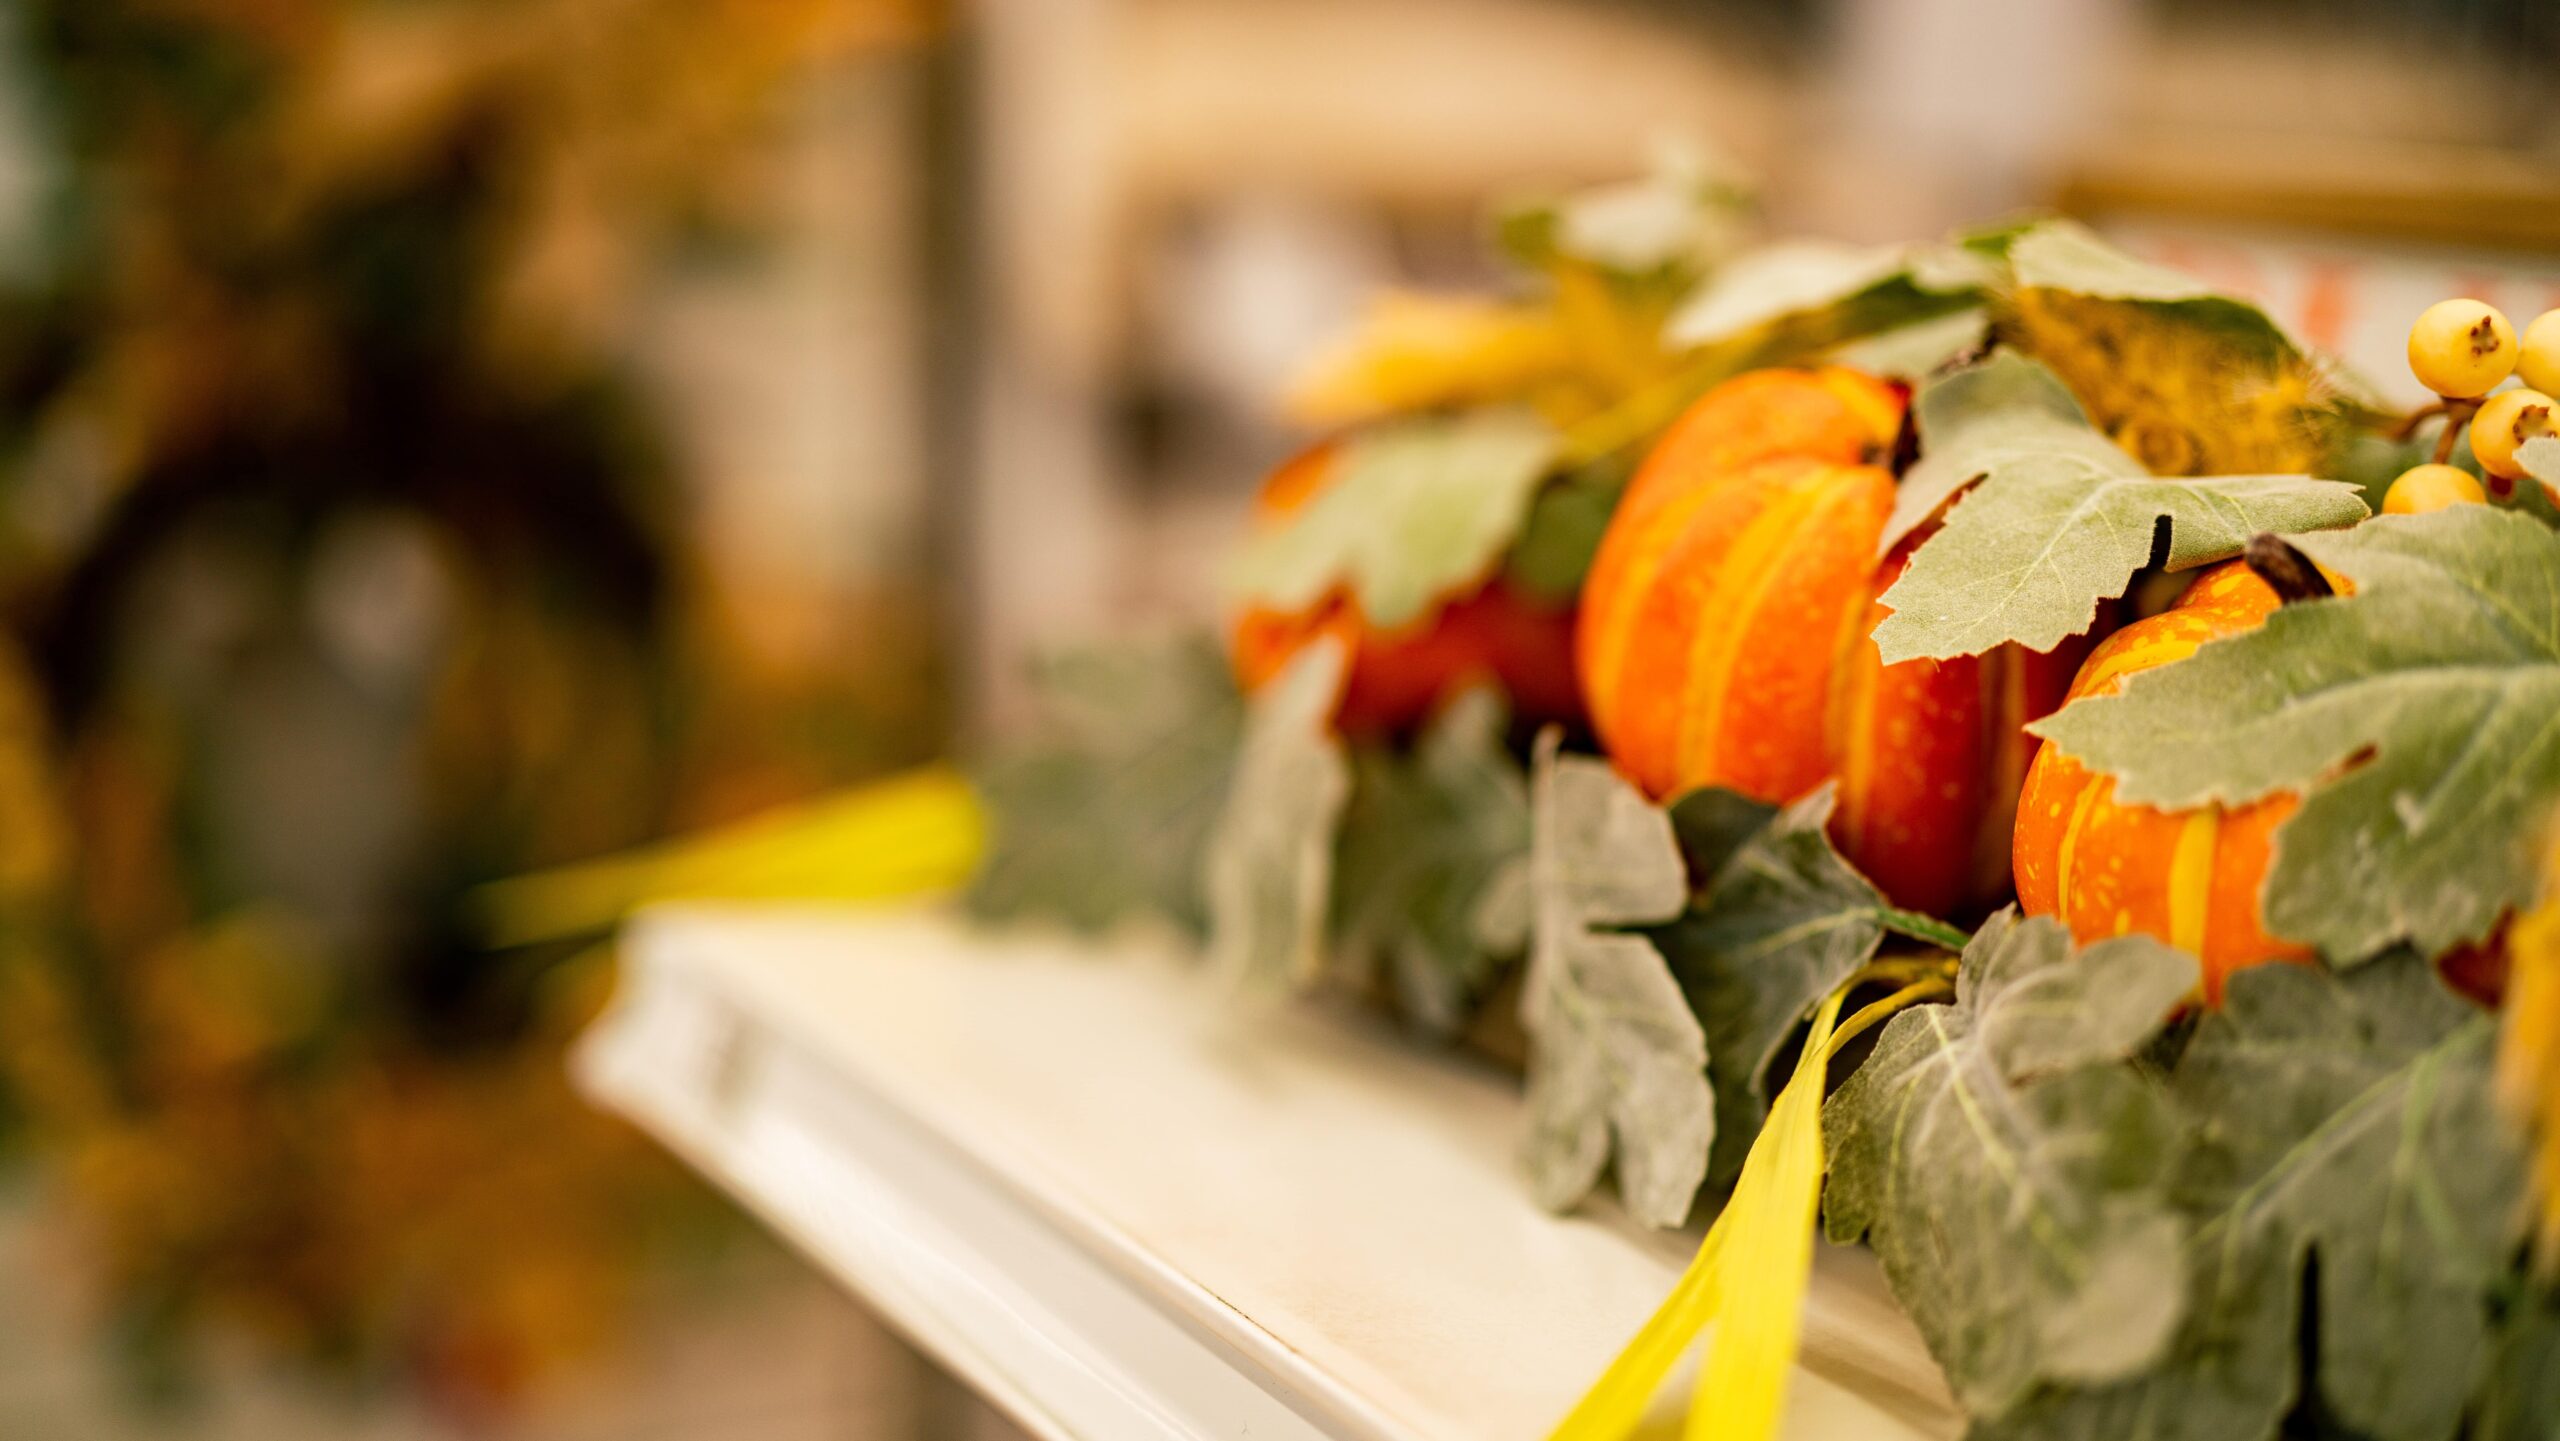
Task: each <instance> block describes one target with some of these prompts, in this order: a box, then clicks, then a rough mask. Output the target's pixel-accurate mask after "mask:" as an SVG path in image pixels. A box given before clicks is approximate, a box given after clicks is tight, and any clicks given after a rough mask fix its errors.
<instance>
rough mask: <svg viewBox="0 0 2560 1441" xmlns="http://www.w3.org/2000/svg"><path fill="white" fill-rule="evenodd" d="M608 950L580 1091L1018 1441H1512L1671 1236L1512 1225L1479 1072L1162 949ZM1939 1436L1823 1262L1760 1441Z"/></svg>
mask: <svg viewBox="0 0 2560 1441" xmlns="http://www.w3.org/2000/svg"><path fill="white" fill-rule="evenodd" d="M626 957H627V959H626V968H625V980H624V986H623V991H622V994H621V995H620V996H619V997H618V999H617V1001H616V1003H615V1005H614V1006H613V1008H612V1009H611V1010H610V1011H609V1012H608V1013H607V1015H606V1016H605V1017H604V1018H603V1019H602V1020H601V1021H600V1022H599V1023H598V1024H597V1026H596V1028H595V1030H594V1031H593V1032H592V1033H591V1034H590V1035H589V1036H588V1037H587V1038H586V1040H585V1042H584V1044H583V1046H582V1047H581V1049H580V1052H579V1054H578V1056H577V1059H576V1065H577V1068H578V1072H579V1075H580V1079H581V1081H582V1083H583V1084H584V1085H585V1086H586V1088H587V1089H588V1090H589V1092H590V1093H591V1094H593V1095H594V1096H596V1097H597V1098H598V1099H600V1100H601V1101H602V1102H603V1103H605V1104H607V1105H609V1106H611V1107H613V1108H615V1109H616V1110H619V1111H621V1112H623V1113H624V1114H626V1115H628V1116H630V1117H632V1118H633V1119H634V1120H636V1121H637V1122H638V1123H639V1124H641V1125H642V1126H644V1127H646V1128H647V1129H648V1130H649V1131H651V1132H652V1133H654V1134H655V1135H657V1136H658V1137H660V1138H661V1139H662V1140H664V1141H665V1142H666V1143H667V1144H668V1145H669V1146H671V1147H673V1148H674V1149H675V1150H676V1151H677V1152H678V1153H680V1154H681V1155H683V1156H684V1157H685V1158H686V1159H687V1160H688V1161H690V1162H691V1163H692V1164H693V1165H695V1166H696V1167H698V1168H699V1169H700V1170H701V1171H702V1172H703V1173H704V1174H705V1175H707V1176H709V1177H710V1178H712V1179H713V1180H714V1181H716V1182H717V1183H719V1184H720V1185H722V1186H724V1187H726V1188H727V1189H729V1190H730V1191H731V1192H733V1193H734V1194H735V1195H736V1196H737V1197H738V1198H739V1199H740V1200H741V1201H742V1202H744V1203H745V1204H746V1205H747V1206H749V1207H750V1208H752V1209H753V1210H755V1211H756V1212H757V1213H758V1214H760V1215H761V1216H763V1217H764V1218H765V1219H766V1220H767V1221H769V1222H770V1223H771V1224H772V1225H773V1226H774V1227H775V1228H776V1229H777V1230H779V1231H780V1232H782V1233H783V1234H784V1235H785V1236H787V1237H788V1238H790V1239H791V1240H792V1241H793V1242H795V1243H796V1244H797V1245H799V1246H800V1247H802V1248H803V1249H805V1250H806V1251H807V1252H808V1253H809V1254H810V1255H811V1256H812V1257H813V1258H815V1259H816V1260H817V1261H818V1262H819V1263H820V1264H821V1265H823V1266H824V1267H826V1268H827V1269H828V1270H829V1271H831V1272H832V1273H833V1274H834V1275H836V1276H837V1277H838V1278H840V1279H841V1280H842V1281H844V1282H845V1283H846V1284H847V1285H848V1286H850V1287H852V1288H853V1289H855V1290H856V1291H858V1292H859V1293H861V1294H862V1295H863V1296H864V1297H865V1298H867V1299H868V1300H869V1301H870V1302H871V1304H873V1305H874V1306H875V1307H877V1308H878V1309H879V1310H880V1311H881V1312H882V1313H884V1314H885V1315H886V1316H887V1317H889V1318H890V1319H891V1320H892V1321H893V1322H895V1323H896V1324H898V1325H899V1326H901V1327H902V1328H904V1329H905V1330H906V1331H907V1332H908V1333H909V1334H910V1335H911V1336H912V1337H913V1338H914V1339H915V1340H916V1341H917V1342H918V1343H919V1344H920V1345H922V1346H923V1347H924V1348H925V1349H926V1350H928V1351H929V1352H931V1353H932V1354H933V1355H935V1356H936V1357H937V1358H938V1359H939V1360H941V1361H942V1362H943V1363H944V1364H945V1365H947V1366H949V1367H950V1368H951V1369H952V1370H953V1371H955V1372H956V1373H957V1374H959V1375H960V1376H961V1377H962V1378H963V1379H965V1380H966V1381H968V1382H969V1383H970V1384H971V1385H973V1386H975V1387H977V1388H978V1389H979V1390H980V1391H982V1392H983V1393H984V1394H985V1395H986V1396H987V1397H988V1398H989V1399H990V1400H992V1401H993V1402H995V1403H996V1404H997V1405H999V1406H1000V1407H1002V1408H1003V1409H1005V1410H1006V1411H1008V1412H1009V1413H1011V1414H1012V1415H1013V1416H1014V1417H1015V1418H1016V1419H1017V1420H1019V1421H1020V1422H1021V1423H1022V1424H1023V1425H1024V1427H1025V1428H1026V1429H1028V1430H1029V1431H1031V1432H1032V1433H1034V1434H1035V1435H1039V1436H1042V1437H1052V1438H1070V1437H1072V1438H1096V1441H1099V1438H1110V1441H1130V1438H1152V1437H1167V1438H1170V1437H1234V1438H1243V1437H1253V1438H1260V1441H1304V1438H1365V1441H1421V1438H1462V1437H1463V1438H1474V1437H1494V1438H1500V1437H1524V1438H1525V1437H1535V1436H1539V1435H1542V1434H1544V1432H1545V1430H1546V1428H1547V1427H1549V1426H1550V1425H1552V1424H1553V1422H1554V1421H1555V1420H1556V1418H1557V1417H1558V1416H1560V1415H1561V1414H1562V1413H1563V1411H1564V1410H1565V1408H1566V1407H1567V1406H1569V1405H1570V1404H1571V1403H1572V1401H1573V1399H1574V1398H1575V1397H1576V1396H1577V1395H1578V1394H1579V1393H1580V1391H1581V1389H1582V1387H1583V1386H1585V1385H1586V1384H1588V1383H1589V1381H1590V1380H1591V1379H1592V1378H1593V1377H1595V1376H1596V1375H1598V1373H1599V1371H1600V1369H1601V1367H1602V1366H1603V1365H1604V1364H1606V1362H1607V1361H1608V1360H1609V1358H1610V1357H1611V1356H1612V1355H1613V1354H1615V1352H1616V1350H1617V1348H1618V1347H1619V1346H1620V1345H1621V1344H1622V1343H1623V1342H1624V1341H1625V1340H1626V1338H1627V1337H1628V1336H1629V1335H1630V1334H1631V1333H1632V1332H1633V1331H1634V1329H1635V1327H1636V1326H1637V1325H1638V1324H1639V1323H1640V1322H1641V1321H1642V1320H1643V1319H1644V1317H1645V1316H1646V1315H1647V1314H1648V1313H1649V1312H1650V1311H1651V1310H1652V1308H1653V1307H1654V1305H1655V1304H1656V1303H1657V1302H1659V1301H1660V1299H1661V1298H1662V1296H1663V1295H1664V1294H1665V1293H1666V1292H1667V1291H1668V1290H1669V1288H1670V1285H1671V1282H1672V1280H1673V1278H1674V1277H1675V1276H1676V1275H1677V1274H1678V1272H1679V1269H1680V1267H1681V1265H1682V1263H1683V1261H1684V1260H1685V1259H1686V1256H1687V1254H1688V1253H1689V1251H1691V1250H1692V1249H1693V1248H1694V1247H1695V1245H1696V1235H1695V1233H1690V1234H1684V1235H1655V1234H1651V1233H1646V1232H1643V1231H1640V1230H1638V1229H1636V1228H1634V1227H1632V1226H1631V1225H1629V1224H1627V1223H1626V1222H1624V1221H1623V1219H1621V1218H1619V1217H1618V1216H1617V1215H1616V1214H1615V1213H1614V1212H1609V1211H1605V1210H1604V1209H1603V1208H1598V1207H1595V1208H1594V1211H1593V1214H1591V1215H1587V1216H1579V1217H1573V1218H1564V1219H1559V1218H1556V1217H1552V1216H1549V1215H1546V1214H1545V1213H1543V1212H1541V1211H1539V1210H1538V1209H1537V1208H1536V1207H1535V1206H1534V1205H1532V1204H1531V1203H1530V1201H1529V1200H1528V1198H1527V1195H1526V1192H1525V1189H1524V1187H1523V1186H1522V1185H1521V1183H1520V1180H1519V1178H1518V1176H1517V1175H1516V1174H1515V1173H1514V1171H1513V1169H1512V1160H1511V1157H1512V1149H1513V1146H1514V1143H1515V1140H1516V1131H1517V1127H1518V1124H1519V1114H1518V1110H1519V1108H1518V1097H1517V1094H1516V1092H1515V1090H1514V1088H1513V1086H1512V1084H1511V1083H1510V1082H1509V1081H1508V1080H1507V1079H1505V1078H1503V1077H1500V1076H1498V1075H1496V1074H1494V1073H1492V1072H1491V1071H1489V1070H1485V1069H1482V1068H1479V1067H1476V1066H1474V1065H1472V1064H1470V1063H1468V1062H1466V1061H1464V1060H1462V1059H1459V1058H1454V1057H1446V1056H1439V1055H1434V1054H1430V1053H1427V1052H1425V1051H1422V1050H1419V1049H1417V1048H1414V1047H1412V1046H1410V1045H1408V1044H1406V1043H1405V1042H1403V1041H1401V1040H1400V1039H1398V1038H1397V1037H1395V1036H1393V1035H1392V1034H1390V1033H1389V1032H1387V1031H1386V1030H1385V1029H1384V1028H1383V1027H1382V1026H1380V1025H1379V1024H1378V1023H1376V1022H1374V1021H1371V1020H1368V1019H1366V1018H1363V1017H1360V1016H1356V1015H1348V1014H1335V1013H1330V1012H1327V1011H1324V1010H1322V1009H1319V1008H1316V1007H1311V1006H1306V1005H1300V1004H1289V1003H1280V1002H1274V1003H1270V1004H1267V1005H1263V1006H1259V1007H1245V1006H1240V1005H1239V1004H1238V1003H1237V1002H1236V1001H1235V999H1234V998H1232V997H1229V996H1225V995H1222V994H1220V993H1219V992H1218V991H1217V989H1216V988H1215V986H1214V984H1213V983H1212V982H1211V981H1210V980H1209V978H1207V977H1206V976H1204V975H1202V974H1201V973H1200V972H1199V971H1198V970H1197V969H1196V968H1192V967H1187V966H1185V965H1183V964H1181V962H1180V959H1179V958H1178V957H1176V956H1174V955H1171V954H1169V953H1168V952H1166V951H1164V950H1161V949H1150V948H1147V947H1144V946H1130V947H1126V948H1120V949H1115V950H1114V951H1112V952H1111V953H1109V954H1100V953H1097V952H1095V951H1093V950H1091V949H1087V948H1084V947H1080V946H1077V945H1074V944H1070V943H1067V942H1064V941H1059V940H1054V939H1033V938H1025V937H1005V938H989V937H986V936H983V935H980V934H978V933H975V932H972V931H970V930H968V929H966V928H964V927H962V926H960V925H958V924H955V923H954V922H952V921H950V920H947V919H944V918H941V917H938V916H935V915H931V914H923V913H916V914H900V913H861V914H857V913H850V912H838V913H826V912H783V911H771V910H746V909H735V910H717V909H687V910H671V911H665V912H661V913H658V914H655V915H653V916H650V917H648V918H645V919H644V920H643V921H642V922H641V923H639V924H638V925H636V926H635V927H634V928H633V930H632V933H631V936H630V938H629V944H628V950H627V953H626ZM1683 1389H1684V1388H1683ZM1678 1401H1679V1397H1678V1396H1677V1395H1670V1396H1667V1397H1666V1402H1667V1405H1666V1408H1665V1410H1664V1412H1663V1415H1664V1417H1665V1418H1666V1419H1668V1418H1669V1417H1670V1416H1671V1415H1672V1414H1673V1408H1675V1407H1676V1405H1677V1403H1678ZM1959 1429H1960V1428H1959V1424H1958V1421H1957V1418H1956V1415H1955V1412H1954V1410H1953V1408H1952V1406H1951V1404H1950V1403H1949V1402H1948V1400H1947V1398H1946V1395H1945V1392H1944V1389H1943V1386H1942V1385H1941V1383H1940V1381H1939V1379H1938V1376H1937V1373H1936V1372H1935V1370H1934V1369H1933V1368H1932V1367H1931V1365H1930V1363H1929V1361H1928V1359H1927V1356H1926V1354H1925V1353H1924V1352H1923V1351H1922V1350H1921V1348H1920V1345H1919V1342H1918V1339H1917V1337H1916V1335H1915V1334H1914V1333H1913V1332H1912V1330H1911V1328H1910V1326H1909V1323H1908V1322H1907V1321H1906V1320H1905V1319H1904V1318H1903V1317H1902V1316H1901V1314H1900V1313H1899V1312H1898V1311H1896V1310H1895V1309H1894V1308H1893V1305H1892V1303H1891V1301H1890V1299H1889V1298H1888V1297H1887V1296H1886V1295H1885V1294H1884V1292H1883V1288H1882V1285H1881V1282H1880V1279H1879V1278H1878V1277H1877V1276H1876V1274H1875V1272H1874V1268H1873V1265H1872V1262H1871V1261H1870V1260H1869V1258H1867V1257H1866V1256H1865V1255H1864V1254H1863V1253H1859V1252H1850V1251H1834V1250H1826V1251H1825V1253H1824V1254H1823V1255H1822V1257H1821V1258H1820V1262H1819V1265H1818V1267H1817V1274H1816V1278H1815V1288H1814V1294H1813V1296H1812V1298H1811V1300H1810V1302H1809V1304H1808V1306H1807V1310H1806V1347H1805V1355H1804V1360H1803V1363H1802V1367H1801V1369H1800V1370H1799V1373H1798V1376H1797V1378H1796V1381H1795V1383H1794V1387H1793V1390H1792V1392H1791V1396H1790V1403H1789V1411H1788V1425H1787V1434H1788V1435H1790V1436H1791V1437H1798V1438H1817V1437H1819V1438H1830V1437H1840V1438H1849V1437H1856V1438H1869V1437H1873V1438H1883V1441H1903V1438H1914V1437H1939V1436H1952V1435H1954V1434H1955V1433H1956V1432H1957V1431H1958V1430H1959Z"/></svg>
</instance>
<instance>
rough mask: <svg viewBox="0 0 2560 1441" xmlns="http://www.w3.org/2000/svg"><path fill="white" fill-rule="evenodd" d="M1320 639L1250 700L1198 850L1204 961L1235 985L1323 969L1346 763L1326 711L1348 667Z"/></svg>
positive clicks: (1296, 978)
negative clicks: (1230, 774)
mask: <svg viewBox="0 0 2560 1441" xmlns="http://www.w3.org/2000/svg"><path fill="white" fill-rule="evenodd" d="M1348 663H1349V662H1348V657H1347V656H1345V654H1344V652H1343V647H1342V644H1341V642H1340V641H1338V640H1336V639H1334V638H1332V637H1326V638H1324V639H1321V640H1319V641H1317V642H1316V643H1315V644H1313V645H1310V646H1308V647H1307V648H1306V649H1305V650H1303V651H1301V652H1299V654H1298V655H1297V657H1296V658H1295V659H1293V660H1291V661H1290V662H1289V666H1288V669H1286V670H1283V671H1282V672H1281V673H1280V674H1279V675H1278V676H1277V677H1276V678H1274V679H1273V680H1272V681H1271V683H1270V684H1269V685H1267V686H1265V687H1264V688H1263V689H1262V691H1261V692H1260V693H1259V694H1257V695H1256V696H1255V697H1254V698H1253V704H1252V707H1251V709H1250V710H1249V711H1248V713H1247V714H1246V716H1245V722H1244V738H1243V741H1242V744H1241V745H1240V746H1239V747H1238V750H1237V753H1236V769H1235V782H1234V784H1233V785H1232V786H1231V787H1230V788H1229V789H1228V791H1227V800H1226V807H1225V809H1224V810H1223V811H1221V812H1220V813H1219V816H1218V822H1217V828H1216V829H1215V830H1214V831H1213V832H1211V834H1210V836H1209V838H1208V846H1207V849H1206V850H1205V851H1204V852H1203V853H1202V855H1201V877H1202V889H1203V890H1204V891H1205V892H1206V893H1207V895H1208V898H1209V961H1210V965H1211V966H1212V967H1213V968H1214V969H1215V970H1217V971H1218V972H1219V973H1220V974H1222V975H1225V976H1228V977H1230V978H1231V979H1233V980H1234V981H1236V982H1237V983H1239V984H1252V983H1260V982H1269V981H1284V982H1289V983H1294V984H1297V985H1306V984H1309V983H1311V982H1312V981H1314V980H1315V978H1316V977H1317V976H1318V975H1319V974H1320V973H1321V972H1322V970H1323V967H1324V919H1325V906H1326V899H1327V897H1328V895H1329V894H1330V893H1331V891H1332V887H1333V848H1334V834H1335V827H1336V826H1337V824H1338V823H1339V822H1340V820H1341V816H1342V805H1343V800H1344V798H1345V797H1346V795H1347V794H1348V793H1349V791H1350V789H1351V768H1350V764H1349V763H1348V762H1347V761H1345V760H1344V759H1343V755H1342V742H1341V741H1340V740H1338V739H1336V738H1335V736H1334V734H1333V732H1332V730H1331V728H1330V725H1329V723H1328V718H1329V717H1330V716H1331V714H1332V712H1333V705H1334V701H1335V699H1336V698H1337V697H1338V696H1339V695H1340V694H1341V691H1342V683H1343V673H1344V669H1345V667H1346V666H1347V665H1348Z"/></svg>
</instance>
